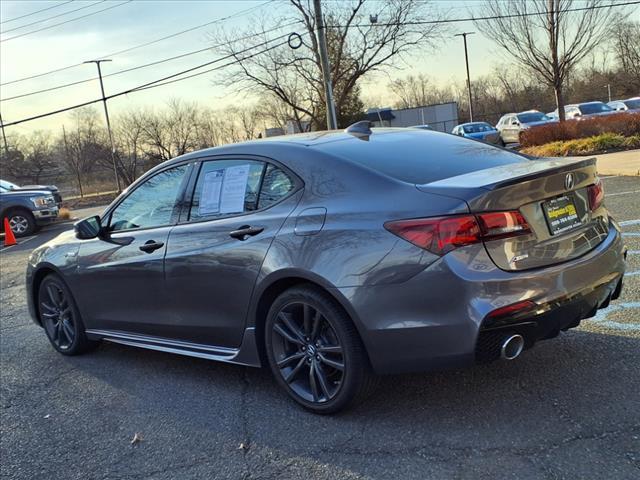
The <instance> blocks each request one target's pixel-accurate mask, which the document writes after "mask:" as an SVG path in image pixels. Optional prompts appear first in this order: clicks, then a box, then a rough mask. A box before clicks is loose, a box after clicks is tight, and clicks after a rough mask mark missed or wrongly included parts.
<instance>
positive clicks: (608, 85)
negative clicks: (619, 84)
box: [607, 83, 611, 102]
mask: <svg viewBox="0 0 640 480" xmlns="http://www.w3.org/2000/svg"><path fill="white" fill-rule="evenodd" d="M607 92H608V93H609V102H610V101H611V84H610V83H607Z"/></svg>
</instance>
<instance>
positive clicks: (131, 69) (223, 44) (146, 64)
mask: <svg viewBox="0 0 640 480" xmlns="http://www.w3.org/2000/svg"><path fill="white" fill-rule="evenodd" d="M297 23H299V21H298V20H296V21H293V22H290V23H286V24H284V25H279V26H277V27H274V28H270V29H268V30H265V31H263V32H260V33H257V34H251V35H246V36H244V37H240V38H236V39H234V40H233V41H229V42H225V43H221V44H218V45H211V46H208V47H205V48H200V49H198V50H192V51H190V52H186V53H181V54H179V55H174V56H173V57H168V58H163V59H160V60H156V61H153V62H149V63H145V64H143V65H137V66H135V67H130V68H125V69H123V70H118V71H116V72H112V73H109V74H108V75H103V78H107V77H113V76H115V75H121V74H123V73H128V72H132V71H135V70H140V69H142V68H147V67H151V66H154V65H159V64H161V63H166V62H170V61H173V60H178V59H180V58H185V57H188V56H191V55H196V54H198V53H203V52H206V51H209V50H211V49H214V48H220V47H224V46H227V45H231V44H233V43H236V42H239V41H243V40H248V39H250V38H254V37H258V36H261V35H265V34H267V33H271V32H273V31H275V30H280V29H282V28H286V27H291V26H293V25H296V24H297ZM94 80H98V77H91V78H86V79H83V80H77V81H75V82H70V83H65V84H62V85H56V86H54V87H49V88H43V89H41V90H35V91H33V92H27V93H22V94H20V95H14V96H12V97H7V98H1V99H0V102H9V101H11V100H17V99H19V98H24V97H30V96H32V95H38V94H40V93H46V92H51V91H54V90H60V89H63V88H67V87H72V86H74V85H80V84H83V83H88V82H92V81H94Z"/></svg>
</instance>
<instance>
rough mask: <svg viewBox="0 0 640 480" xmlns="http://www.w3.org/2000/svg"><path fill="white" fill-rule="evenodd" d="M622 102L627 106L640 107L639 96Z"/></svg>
mask: <svg viewBox="0 0 640 480" xmlns="http://www.w3.org/2000/svg"><path fill="white" fill-rule="evenodd" d="M624 104H625V105H626V106H627V108H639V109H640V98H639V99H637V100H635V99H634V100H625V101H624Z"/></svg>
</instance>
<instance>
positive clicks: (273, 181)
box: [258, 164, 294, 209]
mask: <svg viewBox="0 0 640 480" xmlns="http://www.w3.org/2000/svg"><path fill="white" fill-rule="evenodd" d="M293 188H294V182H293V180H292V179H291V177H290V176H289V175H288V174H287V173H286V172H285V171H284V170H281V169H279V168H278V167H276V166H275V165H272V164H269V165H267V170H266V172H265V174H264V180H263V181H262V188H261V189H260V198H259V201H258V208H259V209H262V208H267V207H269V206H271V205H273V204H274V203H278V202H279V201H280V200H281V199H282V198H284V197H286V196H287V195H289V192H290V191H291V190H293Z"/></svg>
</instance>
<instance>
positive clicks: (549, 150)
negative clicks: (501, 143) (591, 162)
mask: <svg viewBox="0 0 640 480" xmlns="http://www.w3.org/2000/svg"><path fill="white" fill-rule="evenodd" d="M632 148H640V135H632V136H630V137H625V136H623V135H620V134H617V133H603V134H602V135H597V136H594V137H589V138H579V139H576V140H567V141H557V142H549V143H546V144H544V145H537V146H533V147H526V148H523V149H522V152H524V153H527V154H529V155H533V156H535V157H567V156H572V155H593V154H596V153H603V152H607V151H612V150H626V149H632Z"/></svg>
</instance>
